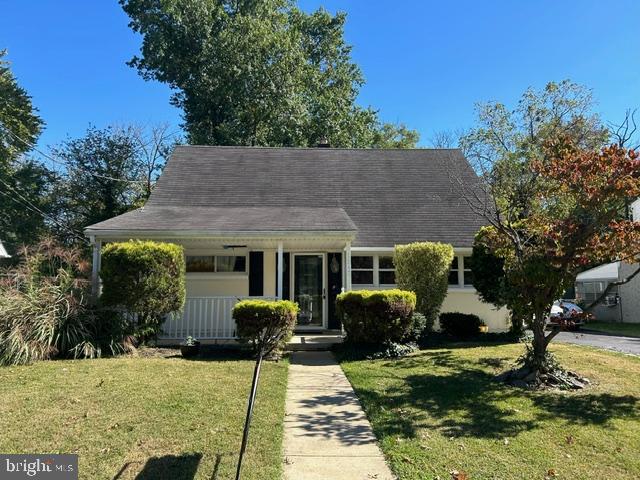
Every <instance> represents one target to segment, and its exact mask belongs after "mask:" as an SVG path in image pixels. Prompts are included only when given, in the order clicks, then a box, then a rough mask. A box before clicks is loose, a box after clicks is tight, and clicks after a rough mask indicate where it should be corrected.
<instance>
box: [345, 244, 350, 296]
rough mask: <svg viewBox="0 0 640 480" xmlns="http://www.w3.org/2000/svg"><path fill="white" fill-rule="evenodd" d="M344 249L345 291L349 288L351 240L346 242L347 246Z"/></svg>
mask: <svg viewBox="0 0 640 480" xmlns="http://www.w3.org/2000/svg"><path fill="white" fill-rule="evenodd" d="M344 251H345V269H344V272H345V274H346V276H347V278H346V279H345V280H346V282H345V287H346V290H347V292H348V291H349V290H351V242H347V246H346V247H345V249H344Z"/></svg>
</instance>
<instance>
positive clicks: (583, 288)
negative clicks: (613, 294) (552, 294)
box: [577, 282, 605, 303]
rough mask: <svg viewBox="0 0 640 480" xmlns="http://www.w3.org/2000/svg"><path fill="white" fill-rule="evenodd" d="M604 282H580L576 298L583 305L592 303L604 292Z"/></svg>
mask: <svg viewBox="0 0 640 480" xmlns="http://www.w3.org/2000/svg"><path fill="white" fill-rule="evenodd" d="M604 289H605V284H604V282H582V283H579V284H578V292H577V294H578V297H580V299H581V300H584V301H585V303H593V302H595V301H596V298H598V297H599V296H600V295H602V292H604Z"/></svg>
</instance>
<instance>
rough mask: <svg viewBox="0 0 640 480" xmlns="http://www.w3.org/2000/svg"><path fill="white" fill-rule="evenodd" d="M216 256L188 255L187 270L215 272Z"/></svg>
mask: <svg viewBox="0 0 640 480" xmlns="http://www.w3.org/2000/svg"><path fill="white" fill-rule="evenodd" d="M214 259H215V257H213V256H211V255H209V256H204V255H198V256H191V255H187V272H214V271H215V260H214Z"/></svg>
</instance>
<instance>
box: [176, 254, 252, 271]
mask: <svg viewBox="0 0 640 480" xmlns="http://www.w3.org/2000/svg"><path fill="white" fill-rule="evenodd" d="M186 265H187V273H245V272H246V271H247V257H246V256H244V255H187V258H186Z"/></svg>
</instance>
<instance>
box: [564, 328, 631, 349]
mask: <svg viewBox="0 0 640 480" xmlns="http://www.w3.org/2000/svg"><path fill="white" fill-rule="evenodd" d="M553 341H554V342H555V341H558V342H565V343H575V344H578V345H591V346H592V347H598V348H605V349H607V350H615V351H617V352H624V353H631V354H634V355H640V338H634V337H620V336H615V335H607V334H604V333H595V332H589V331H586V330H585V331H582V330H581V331H578V332H560V333H559V334H558V336H557V337H556V338H555V339H554V340H553Z"/></svg>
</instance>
